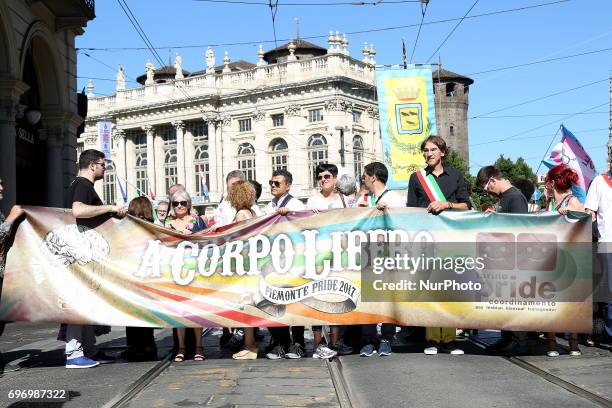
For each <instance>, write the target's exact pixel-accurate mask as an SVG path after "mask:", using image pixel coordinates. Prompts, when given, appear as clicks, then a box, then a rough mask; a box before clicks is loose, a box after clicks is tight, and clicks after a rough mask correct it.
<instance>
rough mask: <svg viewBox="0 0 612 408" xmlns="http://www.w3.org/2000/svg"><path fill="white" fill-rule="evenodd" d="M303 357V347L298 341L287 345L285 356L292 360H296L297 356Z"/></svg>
mask: <svg viewBox="0 0 612 408" xmlns="http://www.w3.org/2000/svg"><path fill="white" fill-rule="evenodd" d="M302 357H304V349H303V348H302V345H301V344H300V343H293V344H292V345H291V347H289V351H288V352H287V354H285V358H289V359H292V360H296V359H298V358H302Z"/></svg>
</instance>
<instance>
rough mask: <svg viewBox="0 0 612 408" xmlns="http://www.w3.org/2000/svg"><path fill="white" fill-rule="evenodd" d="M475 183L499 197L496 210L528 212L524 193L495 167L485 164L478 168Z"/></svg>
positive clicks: (486, 191)
mask: <svg viewBox="0 0 612 408" xmlns="http://www.w3.org/2000/svg"><path fill="white" fill-rule="evenodd" d="M476 184H477V185H478V187H480V188H482V189H483V191H484V192H485V193H487V194H489V195H491V196H493V197H498V198H499V202H498V203H497V206H496V212H499V213H511V214H526V213H527V212H528V210H529V204H528V203H527V199H526V198H525V195H524V194H523V193H522V192H521V190H519V189H518V188H516V187H514V186H513V185H512V183H510V181H509V180H507V179H506V178H504V176H503V175H502V172H501V171H500V170H499V169H498V168H497V167H495V166H485V167H483V168H482V169H480V170H479V171H478V174H477V175H476Z"/></svg>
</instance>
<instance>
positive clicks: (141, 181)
mask: <svg viewBox="0 0 612 408" xmlns="http://www.w3.org/2000/svg"><path fill="white" fill-rule="evenodd" d="M127 137H128V138H131V139H132V141H133V142H134V154H135V156H136V161H135V163H136V166H135V168H134V170H135V173H136V189H137V190H138V192H137V193H138V194H139V195H140V194H145V195H146V194H148V193H149V178H148V175H147V135H146V133H144V132H141V131H131V132H130V133H129V134H128V135H127Z"/></svg>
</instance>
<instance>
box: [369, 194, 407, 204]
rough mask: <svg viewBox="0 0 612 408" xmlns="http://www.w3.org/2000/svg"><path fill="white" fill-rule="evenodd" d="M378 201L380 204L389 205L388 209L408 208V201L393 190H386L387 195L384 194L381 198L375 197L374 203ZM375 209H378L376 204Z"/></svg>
mask: <svg viewBox="0 0 612 408" xmlns="http://www.w3.org/2000/svg"><path fill="white" fill-rule="evenodd" d="M379 198H380V199H379ZM377 199H378V204H387V207H389V208H402V207H406V199H405V198H404V197H402V196H400V195H399V194H397V193H396V192H395V191H393V190H386V193H385V192H383V194H381V196H380V197H375V198H374V201H376V200H377ZM373 207H376V204H374V205H373Z"/></svg>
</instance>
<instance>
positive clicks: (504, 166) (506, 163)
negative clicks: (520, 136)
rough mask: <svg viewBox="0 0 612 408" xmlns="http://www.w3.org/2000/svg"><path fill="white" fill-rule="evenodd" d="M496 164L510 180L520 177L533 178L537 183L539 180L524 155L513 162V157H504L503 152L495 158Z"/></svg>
mask: <svg viewBox="0 0 612 408" xmlns="http://www.w3.org/2000/svg"><path fill="white" fill-rule="evenodd" d="M494 165H495V167H497V168H498V169H500V170H501V172H502V174H503V175H504V177H505V178H507V179H508V180H510V182H513V181H515V180H517V179H520V178H525V179H528V180H531V181H532V182H533V183H535V184H537V182H538V177H537V176H536V174H535V173H534V172H533V170H532V169H531V167H529V165H528V164H527V163H526V162H525V160H524V159H523V158H522V157H519V158H518V159H516V162H513V161H512V159H510V158H508V157H504V155H503V154H502V155H500V156H499V158H498V159H497V160H495V163H494Z"/></svg>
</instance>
